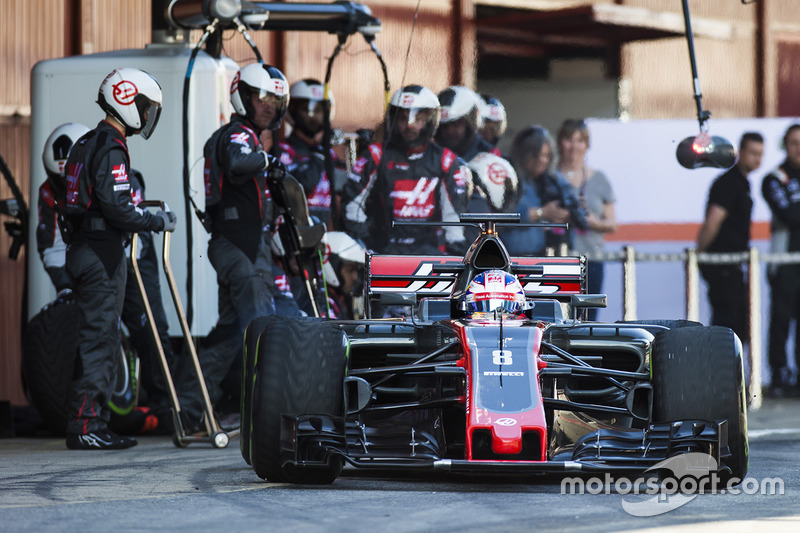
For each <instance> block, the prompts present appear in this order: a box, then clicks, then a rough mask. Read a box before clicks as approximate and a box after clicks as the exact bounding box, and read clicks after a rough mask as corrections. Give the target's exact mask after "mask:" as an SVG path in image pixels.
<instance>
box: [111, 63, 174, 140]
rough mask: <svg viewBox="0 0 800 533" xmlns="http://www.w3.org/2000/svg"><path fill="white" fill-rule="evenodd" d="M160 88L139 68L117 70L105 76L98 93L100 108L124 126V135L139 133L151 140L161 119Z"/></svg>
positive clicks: (152, 78)
mask: <svg viewBox="0 0 800 533" xmlns="http://www.w3.org/2000/svg"><path fill="white" fill-rule="evenodd" d="M161 101H162V94H161V86H160V85H159V84H158V82H157V81H156V79H155V78H154V77H153V76H151V75H150V74H148V73H147V72H145V71H143V70H139V69H138V68H118V69H115V70H113V71H112V72H111V74H109V75H108V76H106V79H104V80H103V83H101V84H100V89H98V91H97V103H98V105H99V106H100V107H101V108H102V109H103V111H105V112H106V113H108V114H109V115H111V116H112V117H114V118H115V119H117V120H119V121H120V123H121V124H122V125H123V126H125V136H126V137H128V136H131V135H133V134H134V133H138V134H139V135H141V136H142V137H144V138H145V139H149V138H150V135H152V134H153V130H155V129H156V125H158V119H159V117H160V116H161Z"/></svg>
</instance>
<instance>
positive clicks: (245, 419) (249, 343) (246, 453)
mask: <svg viewBox="0 0 800 533" xmlns="http://www.w3.org/2000/svg"><path fill="white" fill-rule="evenodd" d="M271 319H272V317H269V316H262V317H258V318H255V319H253V321H252V322H250V324H249V325H248V326H247V329H245V330H244V354H243V355H242V357H243V360H242V404H241V408H240V410H239V412H240V413H241V417H242V418H241V425H240V428H241V432H240V434H239V438H240V440H239V449H240V450H241V452H242V457H243V458H244V460H245V462H247V464H252V462H251V459H250V426H251V423H252V422H251V420H250V413H251V411H250V404H251V399H252V398H253V373H254V370H255V362H256V353H257V350H258V340H259V338H260V337H261V332H262V331H263V330H264V326H266V325H267V322H268V321H269V320H271Z"/></svg>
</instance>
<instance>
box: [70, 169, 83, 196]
mask: <svg viewBox="0 0 800 533" xmlns="http://www.w3.org/2000/svg"><path fill="white" fill-rule="evenodd" d="M82 170H83V163H72V164H71V165H70V166H69V171H68V172H67V204H69V205H78V190H79V188H80V187H79V185H78V184H79V182H80V180H79V178H80V175H81V171H82Z"/></svg>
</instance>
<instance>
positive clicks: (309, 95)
mask: <svg viewBox="0 0 800 533" xmlns="http://www.w3.org/2000/svg"><path fill="white" fill-rule="evenodd" d="M289 96H290V97H291V98H290V100H289V117H288V118H289V123H290V124H291V125H292V127H293V128H297V130H298V131H300V132H301V133H302V134H303V135H306V136H308V137H314V136H315V135H317V134H318V133H319V132H321V131H322V128H323V127H324V124H323V123H322V121H321V120H318V119H317V118H316V117H315V116H314V115H315V113H316V112H317V111H318V110H321V109H324V108H322V105H323V102H325V100H326V99H325V86H324V85H323V84H322V83H321V82H319V81H317V80H315V79H311V78H306V79H304V80H300V81H297V82H295V83H293V84H292V86H291V88H290V89H289ZM327 101H328V102H329V103H330V120H333V115H334V105H335V100H334V98H333V92H332V91H330V90H328V98H327Z"/></svg>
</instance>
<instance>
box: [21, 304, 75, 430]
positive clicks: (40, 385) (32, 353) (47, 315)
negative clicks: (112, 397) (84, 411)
mask: <svg viewBox="0 0 800 533" xmlns="http://www.w3.org/2000/svg"><path fill="white" fill-rule="evenodd" d="M79 326H80V312H79V311H78V304H76V303H75V301H74V300H68V301H65V302H58V301H56V302H54V303H52V304H50V305H48V306H46V307H44V308H43V309H42V310H41V311H40V312H39V313H38V314H37V315H36V316H34V317H33V318H32V319H31V321H30V322H28V325H27V327H26V328H25V334H24V336H23V339H22V375H23V377H24V379H25V385H26V386H27V388H28V397H29V398H28V399H29V400H30V402H31V403H32V404H33V405H34V407H36V410H37V411H38V412H39V415H40V416H41V417H42V424H43V425H44V427H45V428H46V429H48V430H49V431H52V432H54V433H56V434H58V435H63V434H64V432H66V430H67V415H68V410H69V401H70V391H71V390H72V379H73V376H74V370H75V357H76V356H77V347H78V328H79Z"/></svg>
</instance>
